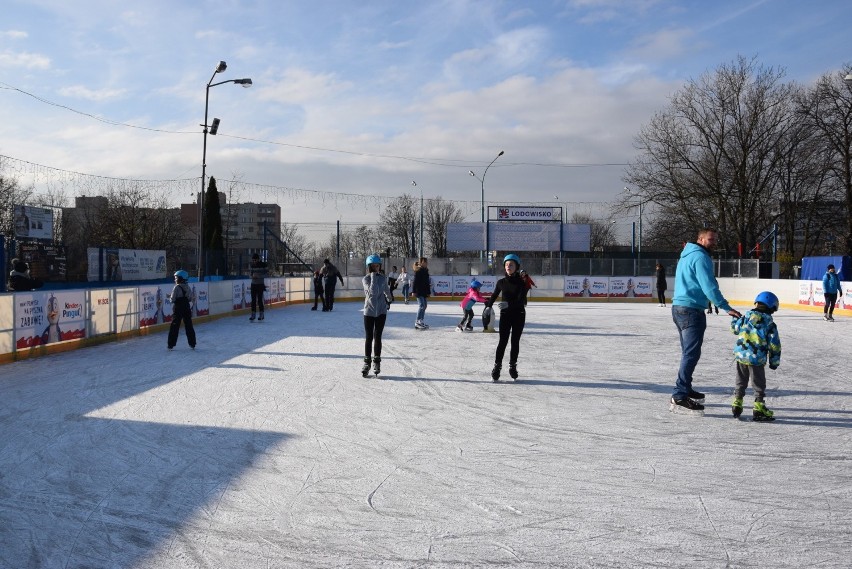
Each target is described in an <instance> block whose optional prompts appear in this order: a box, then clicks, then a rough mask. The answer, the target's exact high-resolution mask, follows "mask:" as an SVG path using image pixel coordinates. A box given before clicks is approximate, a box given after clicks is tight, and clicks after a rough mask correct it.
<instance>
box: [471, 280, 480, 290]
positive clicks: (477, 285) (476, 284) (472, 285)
mask: <svg viewBox="0 0 852 569" xmlns="http://www.w3.org/2000/svg"><path fill="white" fill-rule="evenodd" d="M481 286H482V283H481V282H479V281H478V280H476V279H473V280H472V281H470V288H479V287H481Z"/></svg>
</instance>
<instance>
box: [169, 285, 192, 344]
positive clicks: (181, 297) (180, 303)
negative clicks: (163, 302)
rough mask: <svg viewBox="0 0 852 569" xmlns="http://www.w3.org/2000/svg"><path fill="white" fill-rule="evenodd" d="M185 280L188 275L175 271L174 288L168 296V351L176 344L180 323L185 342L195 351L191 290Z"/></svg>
mask: <svg viewBox="0 0 852 569" xmlns="http://www.w3.org/2000/svg"><path fill="white" fill-rule="evenodd" d="M187 279H189V273H187V272H186V271H184V270H179V271H175V288H173V289H172V293H171V294H170V295H169V299H170V300H171V301H172V324H171V326H170V327H169V343H168V347H169V349H170V350H171V349H173V348H174V347H175V344H177V339H178V334H179V333H180V323H181V321H182V322H183V328H184V330H185V331H186V341H187V342H188V343H189V347H190V348H192V349H193V350H194V349H195V328H193V327H192V306H191V302H192V289H191V288H189V285H188V284H186V281H187Z"/></svg>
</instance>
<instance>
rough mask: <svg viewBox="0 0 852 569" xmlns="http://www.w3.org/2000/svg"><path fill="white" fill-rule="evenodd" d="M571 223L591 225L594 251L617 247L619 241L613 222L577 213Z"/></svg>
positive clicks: (591, 244)
mask: <svg viewBox="0 0 852 569" xmlns="http://www.w3.org/2000/svg"><path fill="white" fill-rule="evenodd" d="M570 223H576V224H580V225H589V226H590V227H591V243H590V246H591V248H592V251H602V250H603V249H604V248H607V247H613V246H615V245H616V244H617V243H618V241H617V239H616V236H615V225H614V224H613V223H612V221H609V220H604V219H595V218H593V217H592V216H590V215H586V214H581V213H575V214H574V215H572V216H571V221H570Z"/></svg>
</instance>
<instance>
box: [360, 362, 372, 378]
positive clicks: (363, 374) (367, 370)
mask: <svg viewBox="0 0 852 569" xmlns="http://www.w3.org/2000/svg"><path fill="white" fill-rule="evenodd" d="M369 375H370V358H364V367H362V368H361V377H368V376H369Z"/></svg>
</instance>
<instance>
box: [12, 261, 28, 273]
mask: <svg viewBox="0 0 852 569" xmlns="http://www.w3.org/2000/svg"><path fill="white" fill-rule="evenodd" d="M12 267H13V268H14V269H15V270H16V271H18V272H19V273H26V272H27V271H28V270H29V269H30V267H29V266H28V265H27V264H26V263H25V262H23V261H21V260H20V259H12Z"/></svg>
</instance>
